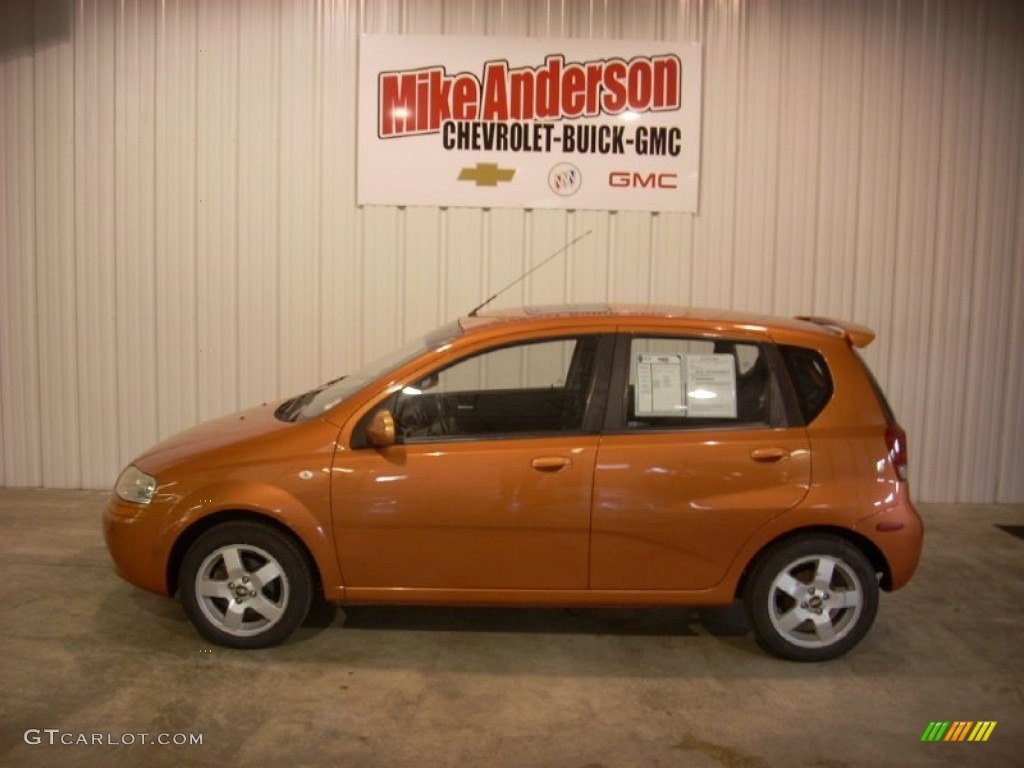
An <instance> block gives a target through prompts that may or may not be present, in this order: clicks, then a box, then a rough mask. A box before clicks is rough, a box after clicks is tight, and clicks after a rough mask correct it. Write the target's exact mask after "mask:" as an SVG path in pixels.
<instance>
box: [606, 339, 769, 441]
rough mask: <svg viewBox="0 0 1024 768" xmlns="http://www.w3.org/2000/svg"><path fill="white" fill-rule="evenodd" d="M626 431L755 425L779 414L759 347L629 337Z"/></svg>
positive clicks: (745, 344) (723, 341) (766, 361)
mask: <svg viewBox="0 0 1024 768" xmlns="http://www.w3.org/2000/svg"><path fill="white" fill-rule="evenodd" d="M628 365H629V377H628V386H627V390H626V393H625V399H626V402H625V412H626V428H627V429H679V428H684V429H685V428H701V427H703V428H706V427H708V426H744V425H747V426H755V425H767V424H770V423H772V421H773V417H774V418H777V416H776V414H780V413H781V409H780V402H779V398H778V388H777V386H776V385H775V380H774V376H773V375H772V372H771V366H770V365H769V363H768V360H767V357H766V355H765V351H764V349H763V348H762V347H761V346H760V345H758V344H752V343H748V342H740V341H729V340H721V339H719V340H711V339H695V338H683V337H634V338H633V339H632V340H631V341H630V348H629V358H628Z"/></svg>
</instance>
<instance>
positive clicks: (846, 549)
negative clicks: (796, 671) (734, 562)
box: [743, 534, 878, 661]
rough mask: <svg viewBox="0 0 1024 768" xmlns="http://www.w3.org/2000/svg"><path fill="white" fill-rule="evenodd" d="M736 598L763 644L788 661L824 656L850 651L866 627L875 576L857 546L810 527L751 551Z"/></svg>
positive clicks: (872, 610)
mask: <svg viewBox="0 0 1024 768" xmlns="http://www.w3.org/2000/svg"><path fill="white" fill-rule="evenodd" d="M743 601H744V603H745V605H746V609H747V616H748V617H749V619H750V624H751V626H752V627H753V629H754V636H755V638H756V639H757V643H758V645H760V646H761V647H762V648H763V649H764V650H766V651H768V652H769V653H772V654H774V655H776V656H780V657H782V658H784V659H789V660H791V661H825V660H827V659H834V658H836V657H837V656H842V655H843V654H844V653H846V652H847V651H849V650H850V649H851V648H853V647H854V646H855V645H857V643H859V642H860V641H861V639H863V637H864V635H865V634H867V631H868V630H869V629H870V628H871V625H872V624H873V623H874V621H875V614H877V613H878V581H877V579H876V577H875V569H874V568H873V567H872V566H871V563H870V562H869V561H868V559H867V557H865V556H864V553H863V552H861V550H860V549H858V548H857V547H856V546H854V545H853V544H851V543H850V542H848V541H846V540H845V539H842V538H839V537H838V536H830V535H827V534H809V535H805V536H799V537H796V538H792V539H787V540H785V541H781V542H779V543H778V544H775V545H773V546H771V547H769V548H768V549H767V550H765V551H764V552H763V553H762V554H761V556H760V557H758V559H757V561H756V562H755V564H754V568H753V570H752V571H751V574H750V579H749V582H748V583H747V587H746V589H745V590H744V596H743Z"/></svg>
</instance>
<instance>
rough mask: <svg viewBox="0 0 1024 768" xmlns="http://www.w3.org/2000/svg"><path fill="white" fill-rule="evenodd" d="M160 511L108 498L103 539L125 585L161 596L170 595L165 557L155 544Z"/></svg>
mask: <svg viewBox="0 0 1024 768" xmlns="http://www.w3.org/2000/svg"><path fill="white" fill-rule="evenodd" d="M161 519H162V514H161V510H160V509H158V508H154V506H153V505H145V506H144V505H141V504H131V503H129V502H126V501H122V500H121V499H119V498H118V497H117V496H116V495H111V497H110V500H109V501H107V506H106V508H105V509H104V510H103V538H104V539H105V540H106V542H107V549H108V550H109V552H110V556H111V558H112V559H113V560H114V567H115V569H116V570H117V573H118V575H119V576H121V578H123V579H124V580H125V581H127V582H129V583H131V584H134V585H135V586H137V587H141V588H142V589H146V590H149V591H150V592H156V593H157V594H160V595H170V590H169V589H168V585H167V563H166V557H164V556H162V555H161V550H160V547H159V546H158V543H159V541H160V535H161V531H162V524H161Z"/></svg>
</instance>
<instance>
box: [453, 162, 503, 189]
mask: <svg viewBox="0 0 1024 768" xmlns="http://www.w3.org/2000/svg"><path fill="white" fill-rule="evenodd" d="M515 175H516V169H515V168H499V167H498V164H497V163H477V164H476V168H463V169H462V170H461V171H459V181H474V182H476V185H477V186H478V187H496V186H498V182H499V181H512V177H513V176H515Z"/></svg>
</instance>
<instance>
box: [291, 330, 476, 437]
mask: <svg viewBox="0 0 1024 768" xmlns="http://www.w3.org/2000/svg"><path fill="white" fill-rule="evenodd" d="M460 333H462V328H461V327H460V326H459V324H458V323H457V322H455V323H449V324H448V325H444V326H442V327H440V328H438V329H437V330H435V331H431V332H430V333H428V334H427V335H426V336H421V337H420V338H418V339H416V340H415V341H412V342H410V343H409V344H406V345H405V346H404V347H402V348H401V349H399V350H397V351H395V352H392V353H391V354H389V355H386V356H384V357H382V358H380V359H379V360H375V361H374V362H372V363H370V364H369V365H367V366H365V367H364V368H363V369H362V370H360V371H358V372H357V373H353V374H351V375H349V376H342V377H341V378H338V379H333V380H332V381H329V382H327V383H326V384H322V385H321V386H319V387H317V388H316V389H311V390H310V391H309V392H306V393H305V394H302V395H299V396H297V397H293V398H292V399H291V400H286V401H285V402H283V403H281V405H280V407H279V408H278V409H277V410H276V411H275V412H274V415H275V416H276V417H277V418H279V419H281V420H282V421H305V420H306V419H311V418H313V417H315V416H320V415H322V414H323V413H326V412H327V411H329V410H330V409H331V408H333V407H334V406H336V405H337V404H338V403H340V402H341V401H342V400H344V399H345V398H347V397H350V396H351V395H354V394H355V393H356V392H358V391H359V390H360V389H362V388H363V387H365V386H366V385H367V384H369V383H370V382H372V381H376V380H377V379H379V378H381V377H382V376H384V375H385V374H387V373H388V372H389V371H393V370H395V369H396V368H400V367H401V366H403V365H405V364H406V363H408V362H409V361H410V360H412V359H413V358H416V357H418V356H419V355H422V354H423V353H424V352H428V351H430V350H431V349H437V348H438V347H441V346H443V345H445V344H447V343H448V342H450V341H452V339H454V338H455V337H456V336H458V335H459V334H460Z"/></svg>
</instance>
